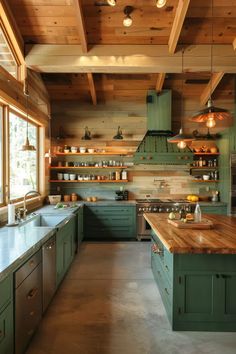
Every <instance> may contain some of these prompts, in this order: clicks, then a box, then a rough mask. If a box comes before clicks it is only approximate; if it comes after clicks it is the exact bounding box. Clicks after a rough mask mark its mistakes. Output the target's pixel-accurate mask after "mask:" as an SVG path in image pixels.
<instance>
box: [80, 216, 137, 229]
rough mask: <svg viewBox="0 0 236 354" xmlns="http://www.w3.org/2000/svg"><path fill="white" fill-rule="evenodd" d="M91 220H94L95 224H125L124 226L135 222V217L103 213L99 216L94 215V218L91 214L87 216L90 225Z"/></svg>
mask: <svg viewBox="0 0 236 354" xmlns="http://www.w3.org/2000/svg"><path fill="white" fill-rule="evenodd" d="M91 220H92V222H93V225H95V224H96V225H97V226H99V224H100V225H103V226H110V227H112V226H119V225H123V226H129V225H132V224H133V219H132V218H131V217H130V216H129V215H126V216H125V215H122V216H120V215H117V216H115V215H111V216H105V215H101V216H99V217H97V216H93V217H92V218H90V217H89V216H87V218H86V223H87V224H88V225H89V224H90V223H91Z"/></svg>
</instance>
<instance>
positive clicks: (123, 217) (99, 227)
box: [84, 205, 136, 240]
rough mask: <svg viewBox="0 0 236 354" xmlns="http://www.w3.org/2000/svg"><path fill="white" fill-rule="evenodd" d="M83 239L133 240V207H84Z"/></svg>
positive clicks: (134, 216) (134, 235)
mask: <svg viewBox="0 0 236 354" xmlns="http://www.w3.org/2000/svg"><path fill="white" fill-rule="evenodd" d="M84 233H85V239H97V240H99V239H135V238H136V209H135V206H133V205H131V206H124V207H122V206H110V207H107V206H106V207H105V206H96V207H94V206H86V207H85V212H84Z"/></svg>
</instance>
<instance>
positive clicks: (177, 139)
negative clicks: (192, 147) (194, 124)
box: [167, 49, 194, 149]
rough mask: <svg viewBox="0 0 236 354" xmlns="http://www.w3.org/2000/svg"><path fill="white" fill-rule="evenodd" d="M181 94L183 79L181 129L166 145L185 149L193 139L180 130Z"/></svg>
mask: <svg viewBox="0 0 236 354" xmlns="http://www.w3.org/2000/svg"><path fill="white" fill-rule="evenodd" d="M182 74H184V49H183V50H182ZM183 94H184V79H182V96H181V128H180V130H179V134H177V135H174V136H172V137H171V138H168V139H167V141H168V143H176V144H177V146H178V148H179V149H185V148H186V146H187V143H190V142H191V141H193V140H194V137H193V136H192V135H189V134H184V133H183V129H182V117H183V116H184V103H183Z"/></svg>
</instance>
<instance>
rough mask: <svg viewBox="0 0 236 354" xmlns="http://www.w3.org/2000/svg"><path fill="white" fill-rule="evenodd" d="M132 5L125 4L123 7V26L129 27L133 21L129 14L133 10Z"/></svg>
mask: <svg viewBox="0 0 236 354" xmlns="http://www.w3.org/2000/svg"><path fill="white" fill-rule="evenodd" d="M133 9H134V8H133V6H125V8H124V14H125V17H124V20H123V25H124V26H125V27H130V26H131V25H132V23H133V20H132V18H131V16H130V14H131V12H132V11H133Z"/></svg>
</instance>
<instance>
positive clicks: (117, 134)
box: [113, 126, 124, 140]
mask: <svg viewBox="0 0 236 354" xmlns="http://www.w3.org/2000/svg"><path fill="white" fill-rule="evenodd" d="M113 139H115V140H122V139H124V138H123V135H122V131H121V129H120V126H119V127H118V129H117V133H116V135H115V136H113Z"/></svg>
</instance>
